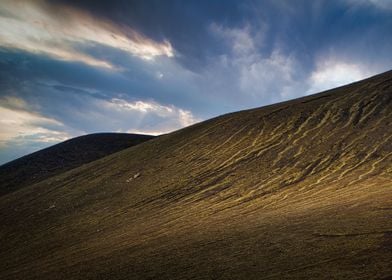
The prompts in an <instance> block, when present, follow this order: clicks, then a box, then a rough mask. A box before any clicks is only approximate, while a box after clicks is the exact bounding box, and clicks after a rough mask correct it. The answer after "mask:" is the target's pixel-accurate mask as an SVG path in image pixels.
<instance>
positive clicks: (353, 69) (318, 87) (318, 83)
mask: <svg viewBox="0 0 392 280" xmlns="http://www.w3.org/2000/svg"><path fill="white" fill-rule="evenodd" d="M372 74H373V73H372V72H371V71H370V70H369V69H368V68H366V67H364V66H363V65H360V64H356V63H351V62H344V61H342V60H339V59H336V58H324V59H321V60H320V61H319V62H318V63H317V66H316V69H315V70H314V71H313V72H312V73H311V75H310V77H309V79H308V85H309V89H308V91H307V93H308V94H312V93H317V92H320V91H323V90H327V89H332V88H335V87H338V86H342V85H345V84H349V83H352V82H355V81H359V80H362V79H364V78H366V77H369V76H371V75H372Z"/></svg>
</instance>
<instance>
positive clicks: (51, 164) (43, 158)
mask: <svg viewBox="0 0 392 280" xmlns="http://www.w3.org/2000/svg"><path fill="white" fill-rule="evenodd" d="M152 138H154V136H150V135H139V134H127V133H96V134H89V135H84V136H80V137H76V138H73V139H69V140H67V141H64V142H62V143H59V144H57V145H54V146H51V147H48V148H46V149H43V150H40V151H37V152H35V153H32V154H29V155H26V156H24V157H21V158H19V159H16V160H13V161H11V162H8V163H6V164H4V165H1V166H0V195H3V194H6V193H9V192H12V191H14V190H16V189H19V188H21V187H23V186H27V185H32V184H34V183H37V182H40V181H42V180H44V179H47V178H50V177H52V176H54V175H57V174H60V173H62V172H65V171H68V170H70V169H73V168H76V167H79V166H81V165H83V164H86V163H89V162H91V161H94V160H97V159H99V158H102V157H105V156H107V155H110V154H112V153H115V152H118V151H120V150H123V149H125V148H129V147H132V146H135V145H137V144H140V143H143V142H145V141H147V140H150V139H152Z"/></svg>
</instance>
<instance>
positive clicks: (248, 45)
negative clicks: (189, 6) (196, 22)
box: [205, 24, 302, 107]
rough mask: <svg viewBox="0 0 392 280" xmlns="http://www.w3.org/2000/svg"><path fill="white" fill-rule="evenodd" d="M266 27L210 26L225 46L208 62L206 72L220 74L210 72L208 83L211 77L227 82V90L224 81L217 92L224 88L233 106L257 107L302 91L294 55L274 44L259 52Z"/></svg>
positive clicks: (296, 94) (212, 81)
mask: <svg viewBox="0 0 392 280" xmlns="http://www.w3.org/2000/svg"><path fill="white" fill-rule="evenodd" d="M266 28H267V27H266V26H265V25H262V26H261V27H259V28H258V31H257V32H252V29H251V28H250V27H249V26H248V25H245V27H243V28H234V29H230V28H225V27H222V26H218V25H216V24H213V25H211V27H210V30H211V32H212V33H213V34H214V35H215V36H216V37H218V38H221V39H222V40H224V41H225V42H226V45H227V47H228V48H229V51H228V52H227V53H226V54H224V55H221V56H220V57H219V59H218V60H217V61H215V62H214V63H212V64H211V65H210V69H208V71H209V72H211V73H222V74H221V75H223V76H222V77H216V74H215V75H210V76H211V77H212V78H211V79H212V80H211V81H210V84H214V83H215V84H216V83H217V82H215V80H217V81H224V82H225V83H227V81H229V84H230V89H227V84H218V85H216V87H217V91H218V90H219V91H224V92H225V93H226V96H229V92H230V91H231V92H232V93H231V94H232V99H233V101H234V102H237V105H239V104H238V102H243V103H244V105H243V106H244V107H245V106H246V107H249V106H261V105H265V104H268V103H273V102H278V101H281V100H283V99H289V98H292V97H296V96H298V95H299V94H301V93H302V92H301V90H302V87H301V84H300V83H299V81H298V80H297V79H296V74H297V73H298V72H299V71H300V70H301V66H300V65H299V63H298V62H297V60H296V59H295V57H294V56H292V55H290V54H285V53H284V52H283V51H282V50H281V49H280V48H279V47H278V46H276V47H275V48H274V49H273V50H272V51H270V52H267V51H266V52H263V40H264V31H265V30H266ZM205 76H207V77H208V75H205ZM238 95H240V97H239V96H238Z"/></svg>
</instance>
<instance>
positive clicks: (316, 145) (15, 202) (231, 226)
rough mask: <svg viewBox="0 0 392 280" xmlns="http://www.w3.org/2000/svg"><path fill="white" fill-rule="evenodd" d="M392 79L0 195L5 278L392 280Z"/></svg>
mask: <svg viewBox="0 0 392 280" xmlns="http://www.w3.org/2000/svg"><path fill="white" fill-rule="evenodd" d="M391 121H392V72H391V71H390V72H387V73H384V74H381V75H378V76H375V77H372V78H369V79H366V80H363V81H361V82H357V83H353V84H350V85H347V86H344V87H340V88H337V89H334V90H330V91H326V92H323V93H320V94H317V95H312V96H307V97H304V98H300V99H296V100H292V101H288V102H283V103H279V104H275V105H271V106H266V107H262V108H257V109H251V110H246V111H241V112H236V113H231V114H227V115H224V116H220V117H218V118H214V119H211V120H208V121H205V122H202V123H199V124H196V125H193V126H191V127H187V128H185V129H182V130H179V131H176V132H173V133H170V134H167V135H163V136H161V137H158V138H155V139H153V140H150V141H148V142H145V143H142V144H139V145H137V146H134V147H131V148H128V149H125V150H122V151H120V152H118V153H115V154H112V155H109V156H107V157H104V158H101V159H99V160H97V161H94V162H91V163H89V164H86V165H83V166H81V167H79V168H76V169H73V170H70V171H68V172H64V173H61V174H59V175H58V176H55V177H51V178H49V179H47V180H44V181H41V182H39V183H37V184H34V185H30V186H27V187H25V188H22V189H20V190H18V191H15V192H12V193H9V194H7V195H3V196H2V197H0V212H1V215H0V224H1V225H2V226H1V228H0V237H1V240H2V244H1V245H0V278H1V279H390V277H391V276H392V266H391V263H392V219H391V216H392V213H391V211H392V164H391V163H392V161H391V159H392V144H391V143H392V141H391V138H392V125H391Z"/></svg>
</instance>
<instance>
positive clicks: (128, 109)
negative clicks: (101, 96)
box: [98, 98, 200, 135]
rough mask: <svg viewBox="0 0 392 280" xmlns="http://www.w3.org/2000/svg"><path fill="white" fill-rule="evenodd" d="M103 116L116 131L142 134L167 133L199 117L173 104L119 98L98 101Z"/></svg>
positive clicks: (194, 121) (190, 123)
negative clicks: (113, 123) (110, 122)
mask: <svg viewBox="0 0 392 280" xmlns="http://www.w3.org/2000/svg"><path fill="white" fill-rule="evenodd" d="M98 106H99V108H100V112H102V116H103V117H104V118H106V119H107V120H108V119H110V118H111V119H112V120H113V122H115V123H116V125H117V127H115V128H112V129H115V130H118V131H126V132H132V133H139V132H140V133H143V134H154V135H158V134H163V133H168V132H171V131H174V130H177V129H180V128H183V127H186V126H189V125H192V124H194V123H196V122H199V121H200V119H199V118H196V117H195V116H193V114H192V112H190V111H188V110H184V109H181V108H177V107H175V106H174V105H170V106H167V105H162V104H159V103H157V102H155V101H141V100H138V101H133V102H131V101H127V100H125V99H121V98H112V99H111V100H101V101H99V102H98Z"/></svg>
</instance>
